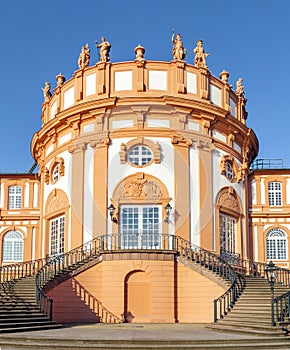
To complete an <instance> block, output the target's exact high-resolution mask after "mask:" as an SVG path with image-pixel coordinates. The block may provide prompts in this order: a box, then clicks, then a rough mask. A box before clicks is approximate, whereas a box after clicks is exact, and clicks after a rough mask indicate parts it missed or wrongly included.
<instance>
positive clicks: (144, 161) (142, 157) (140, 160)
mask: <svg viewBox="0 0 290 350" xmlns="http://www.w3.org/2000/svg"><path fill="white" fill-rule="evenodd" d="M144 151H147V152H148V153H150V155H148V154H143V152H144ZM131 152H135V154H130V153H131ZM153 159H154V154H153V151H152V150H151V148H150V147H148V146H147V145H140V144H139V145H135V146H133V147H131V148H130V149H129V150H128V163H129V164H131V165H132V166H135V167H143V166H147V165H149V164H151V163H152V161H153ZM133 160H137V162H136V163H135V162H134V161H133Z"/></svg>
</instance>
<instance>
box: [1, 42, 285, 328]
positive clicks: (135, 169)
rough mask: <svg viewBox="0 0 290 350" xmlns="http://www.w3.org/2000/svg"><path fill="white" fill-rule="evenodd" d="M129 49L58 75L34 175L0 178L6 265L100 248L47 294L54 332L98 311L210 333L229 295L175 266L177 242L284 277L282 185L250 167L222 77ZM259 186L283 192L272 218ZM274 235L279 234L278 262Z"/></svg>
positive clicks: (237, 113) (238, 106)
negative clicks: (264, 264)
mask: <svg viewBox="0 0 290 350" xmlns="http://www.w3.org/2000/svg"><path fill="white" fill-rule="evenodd" d="M139 49H140V48H139ZM136 50H137V48H136ZM139 51H140V50H139ZM139 51H138V50H137V51H136V55H137V56H136V59H135V60H133V61H130V62H121V63H110V62H107V61H101V62H97V63H96V64H95V65H93V66H87V65H86V66H83V67H82V68H80V69H79V70H78V71H76V72H74V74H73V76H72V77H71V78H70V79H69V80H68V81H67V82H64V79H60V76H58V77H57V86H56V88H55V89H54V94H52V95H51V94H50V93H48V92H49V91H48V90H46V95H45V101H44V103H43V105H42V127H41V129H40V130H39V131H38V132H37V133H35V134H34V136H33V138H32V143H31V152H32V155H33V157H34V158H35V160H36V162H37V164H38V167H39V171H38V175H37V176H36V175H33V174H24V175H16V174H15V175H0V212H1V222H0V240H1V243H2V249H0V259H1V262H2V264H3V265H5V264H9V263H17V262H19V261H26V260H27V261H28V260H34V259H40V258H48V257H50V258H51V259H53V258H54V257H60V256H62V255H63V254H65V253H66V252H69V251H71V250H72V249H75V248H77V247H81V246H82V245H84V244H89V242H90V241H92V240H94V239H97V238H99V242H100V246H101V247H102V245H101V244H106V251H104V252H103V254H102V255H101V257H100V260H98V263H97V264H95V265H94V266H91V267H89V268H86V269H85V270H84V271H79V272H78V273H77V274H76V275H75V276H71V277H70V278H69V279H67V280H66V281H64V282H62V283H59V284H58V285H57V286H55V287H54V288H51V289H50V291H49V292H48V293H49V295H50V297H52V298H53V300H54V318H55V320H57V321H59V322H98V321H100V318H99V316H98V315H99V314H100V312H101V311H102V313H103V315H106V317H107V318H112V319H114V320H115V321H116V322H119V321H126V322H159V323H161V322H169V323H171V322H205V323H207V322H211V321H212V314H213V302H212V301H213V299H215V298H217V297H218V296H219V295H221V294H222V293H223V291H224V290H225V289H226V286H225V285H222V284H221V282H220V281H219V280H218V279H216V278H215V277H214V276H213V275H211V274H210V273H209V272H208V273H205V272H204V271H202V270H200V269H198V268H197V267H196V266H194V265H192V266H189V265H188V264H186V263H185V262H184V261H182V259H179V257H178V255H177V254H176V251H175V247H174V244H175V243H173V242H176V241H177V240H178V241H179V242H186V244H189V245H191V247H202V248H204V249H207V250H210V251H213V252H215V253H217V254H219V255H223V256H224V258H226V257H227V258H234V259H235V258H243V259H247V258H254V259H256V260H257V261H267V260H268V255H269V254H270V255H271V257H272V256H274V255H275V254H276V255H275V256H276V257H277V259H276V260H275V259H271V260H275V261H276V262H277V263H279V264H280V266H285V267H286V266H287V267H288V263H289V251H288V249H289V248H288V243H287V242H288V231H289V229H288V225H289V222H288V220H289V218H288V216H287V215H288V214H289V213H288V200H287V194H288V192H289V190H288V187H287V186H289V183H288V175H287V173H286V172H285V171H281V170H280V171H276V172H271V171H261V172H259V171H252V170H251V169H250V164H251V163H252V161H253V160H254V159H255V157H256V156H257V153H258V140H257V138H256V135H255V134H254V132H253V131H252V130H251V129H250V128H248V127H247V125H246V119H247V112H246V110H245V104H246V99H245V97H244V92H243V88H242V87H241V86H239V89H238V88H237V90H236V91H234V90H233V89H232V87H231V85H230V84H229V82H228V76H229V74H228V73H227V72H225V71H224V72H222V73H221V75H220V79H218V78H217V77H215V76H213V75H212V74H211V73H210V71H209V70H208V68H207V67H206V66H200V65H195V66H193V65H191V64H188V63H186V62H184V61H182V60H179V59H174V60H173V61H171V62H160V61H146V60H145V58H144V57H143V54H144V52H143V51H142V50H141V51H142V52H143V53H142V52H141V51H140V52H139ZM237 86H238V85H237ZM48 89H49V86H48ZM269 182H271V183H280V184H281V186H282V187H283V190H282V202H281V204H279V208H278V209H277V208H274V206H273V205H272V204H271V205H269V203H268V202H267V193H266V192H267V190H265V188H268V187H267V186H268V185H267V184H268V183H269ZM271 186H272V185H270V187H269V189H270V191H271V188H272V187H271ZM273 186H274V187H275V186H276V185H273ZM277 186H278V187H279V185H277ZM278 187H277V188H278ZM274 189H275V188H274ZM289 193H290V192H289ZM254 195H255V199H253V196H254ZM275 196H276V192H275ZM275 196H274V197H275ZM288 197H289V198H290V196H288ZM271 198H272V197H271ZM275 198H276V197H275ZM289 205H290V199H289ZM271 228H281V229H282V230H283V232H285V234H286V236H285V237H284V238H285V240H284V241H285V242H286V243H285V244H286V245H285V247H287V248H285V247H284V246H283V248H282V250H283V252H282V253H281V254H282V255H281V257H282V258H283V259H280V258H279V256H278V255H279V254H280V250H281V249H280V248H279V249H280V250H279V249H278V248H277V247H278V246H277V242H278V240H279V239H280V238H277V237H278V236H277V235H276V236H275V232H276V231H275V232H274V231H273V232H274V233H273V237H272V236H271V237H270V236H269V237H268V236H267V232H268V231H269V230H270V229H271ZM279 232H280V231H279ZM279 232H278V233H279ZM275 237H276V238H275ZM267 239H268V240H269V242H268V243H267ZM104 242H105V243H104ZM184 244H185V243H184ZM283 244H284V243H283ZM278 245H279V243H278ZM82 249H83V251H84V253H85V252H86V249H85V248H82ZM196 249H197V248H196ZM277 249H278V250H279V252H278V250H277ZM285 249H286V251H285ZM267 254H268V255H267ZM285 254H286V255H285ZM96 310H97V311H96ZM100 310H101V311H100ZM104 317H105V316H104Z"/></svg>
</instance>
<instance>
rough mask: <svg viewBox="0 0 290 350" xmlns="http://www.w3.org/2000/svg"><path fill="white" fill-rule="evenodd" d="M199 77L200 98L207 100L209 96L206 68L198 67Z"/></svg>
mask: <svg viewBox="0 0 290 350" xmlns="http://www.w3.org/2000/svg"><path fill="white" fill-rule="evenodd" d="M199 79H200V84H199V85H200V89H199V95H200V98H202V99H204V100H208V97H209V81H208V80H209V71H208V70H207V69H206V68H199Z"/></svg>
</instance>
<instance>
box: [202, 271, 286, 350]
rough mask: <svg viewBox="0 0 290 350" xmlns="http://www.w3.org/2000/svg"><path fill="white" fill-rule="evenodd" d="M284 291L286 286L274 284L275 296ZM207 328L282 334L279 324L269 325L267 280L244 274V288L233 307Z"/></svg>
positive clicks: (271, 334)
mask: <svg viewBox="0 0 290 350" xmlns="http://www.w3.org/2000/svg"><path fill="white" fill-rule="evenodd" d="M286 291H288V289H287V288H286V287H283V286H282V285H279V284H276V285H275V296H278V295H281V294H283V293H285V292H286ZM208 328H210V329H214V330H220V331H229V332H238V333H247V334H253V335H262V336H271V337H273V336H283V332H282V330H281V327H279V325H277V326H276V327H272V326H271V292H270V286H269V284H268V282H267V280H266V279H265V278H260V277H252V276H246V288H245V290H244V292H243V294H242V295H241V296H240V297H239V299H238V301H237V302H236V304H235V306H234V307H233V309H232V310H231V311H230V312H229V313H228V315H226V316H225V317H224V318H223V319H221V320H219V321H218V322H217V323H215V324H212V325H209V326H208ZM289 348H290V344H289Z"/></svg>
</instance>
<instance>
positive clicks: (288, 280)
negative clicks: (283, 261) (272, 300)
mask: <svg viewBox="0 0 290 350" xmlns="http://www.w3.org/2000/svg"><path fill="white" fill-rule="evenodd" d="M232 266H233V267H234V269H235V270H236V271H238V272H239V273H241V274H244V275H247V276H254V277H262V278H267V274H266V269H267V264H266V263H263V262H256V261H253V260H246V259H238V260H237V261H236V263H235V264H232ZM275 271H276V272H277V280H276V283H280V284H282V285H283V286H286V287H290V270H287V269H284V268H283V267H279V266H276V270H275Z"/></svg>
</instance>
